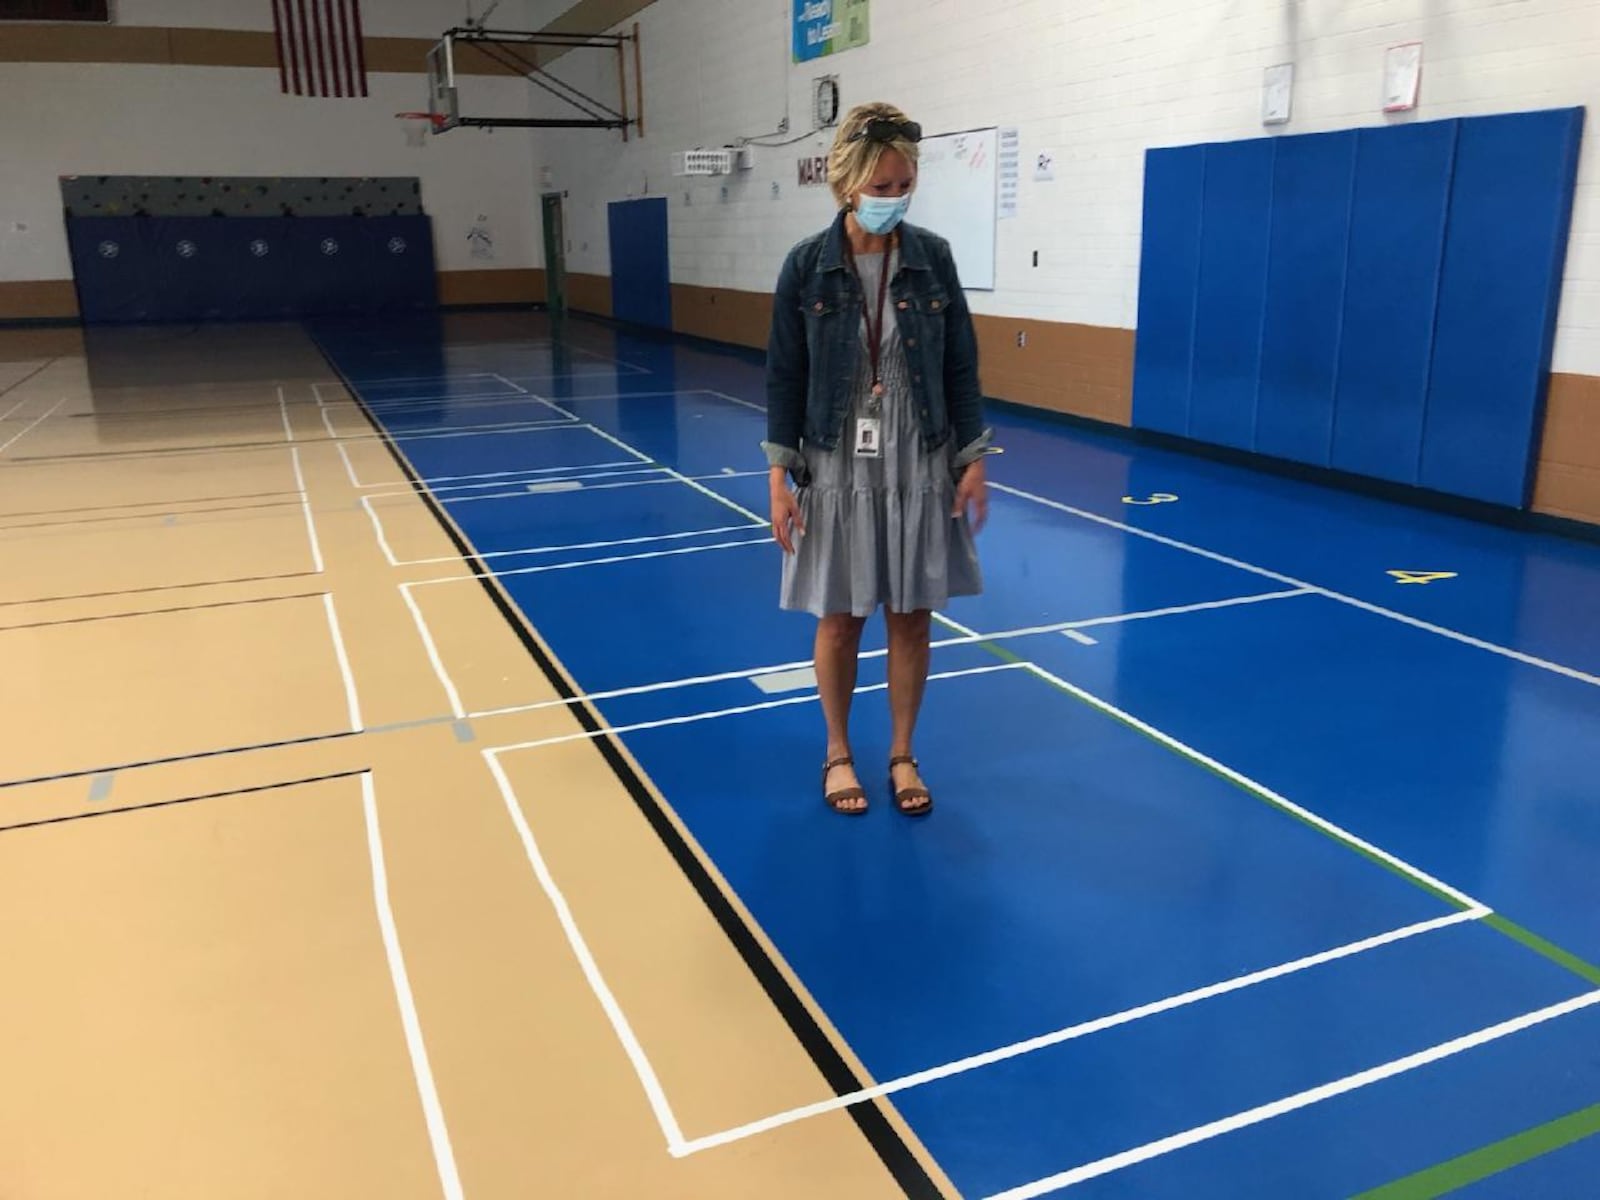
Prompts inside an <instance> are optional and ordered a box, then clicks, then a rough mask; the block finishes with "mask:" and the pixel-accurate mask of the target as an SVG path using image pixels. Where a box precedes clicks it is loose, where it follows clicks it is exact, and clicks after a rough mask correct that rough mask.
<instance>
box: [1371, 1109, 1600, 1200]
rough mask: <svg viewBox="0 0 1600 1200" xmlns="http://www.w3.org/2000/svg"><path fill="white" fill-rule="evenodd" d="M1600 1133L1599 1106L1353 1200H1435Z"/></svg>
mask: <svg viewBox="0 0 1600 1200" xmlns="http://www.w3.org/2000/svg"><path fill="white" fill-rule="evenodd" d="M1597 1133H1600V1104H1591V1105H1590V1106H1589V1107H1588V1108H1584V1109H1580V1110H1578V1111H1577V1112H1575V1113H1569V1114H1568V1115H1566V1116H1564V1117H1558V1118H1556V1119H1555V1120H1554V1121H1550V1122H1547V1123H1546V1124H1544V1125H1538V1126H1535V1127H1534V1128H1532V1129H1525V1130H1523V1131H1522V1132H1521V1133H1517V1134H1513V1135H1512V1136H1511V1137H1508V1138H1506V1139H1505V1140H1503V1141H1499V1142H1493V1143H1491V1144H1490V1145H1487V1146H1483V1147H1481V1148H1480V1149H1477V1150H1473V1151H1472V1152H1471V1153H1468V1154H1463V1155H1462V1156H1461V1157H1460V1158H1452V1159H1451V1160H1450V1161H1449V1162H1442V1163H1440V1164H1439V1165H1438V1166H1435V1167H1429V1168H1428V1169H1427V1170H1425V1171H1418V1172H1417V1173H1416V1174H1415V1175H1407V1176H1406V1177H1405V1178H1404V1179H1397V1180H1395V1181H1394V1182H1393V1183H1389V1184H1385V1185H1384V1186H1383V1187H1380V1188H1374V1189H1373V1190H1372V1191H1370V1192H1362V1193H1361V1194H1360V1195H1359V1196H1355V1197H1352V1200H1434V1197H1436V1196H1445V1195H1448V1194H1449V1193H1451V1192H1453V1191H1456V1190H1457V1189H1459V1188H1464V1187H1466V1186H1467V1185H1468V1184H1473V1183H1477V1182H1479V1181H1480V1180H1483V1179H1487V1178H1489V1176H1491V1175H1498V1174H1499V1173H1500V1172H1501V1171H1508V1170H1510V1169H1511V1168H1512V1167H1519V1166H1521V1165H1522V1164H1523V1163H1526V1162H1531V1161H1533V1160H1534V1159H1536V1158H1539V1157H1541V1156H1543V1155H1546V1154H1549V1153H1551V1152H1552V1151H1555V1150H1560V1149H1562V1148H1563V1147H1565V1146H1570V1145H1572V1144H1573V1143H1575V1142H1581V1141H1582V1140H1583V1139H1584V1138H1587V1137H1593V1136H1594V1135H1595V1134H1597Z"/></svg>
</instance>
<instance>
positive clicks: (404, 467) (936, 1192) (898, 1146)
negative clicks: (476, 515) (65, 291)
mask: <svg viewBox="0 0 1600 1200" xmlns="http://www.w3.org/2000/svg"><path fill="white" fill-rule="evenodd" d="M311 337H312V340H313V341H314V342H316V343H317V348H318V349H319V350H321V351H322V355H323V357H324V358H326V359H327V361H328V365H329V367H330V368H331V369H332V370H333V372H334V374H335V375H336V376H338V378H339V379H340V381H341V382H342V383H343V384H344V386H345V387H346V388H348V389H349V391H350V395H351V397H352V398H353V399H354V401H355V403H356V404H357V406H358V407H359V408H360V409H361V412H362V414H363V415H364V416H365V417H366V418H367V420H368V421H369V422H370V423H371V425H372V428H373V429H374V430H375V431H376V432H377V433H378V434H379V435H380V437H381V438H382V440H383V444H384V445H385V446H386V447H388V450H389V453H390V455H391V456H392V457H393V459H394V461H395V465H396V466H398V467H399V468H400V470H401V471H402V472H403V473H404V474H405V477H406V479H407V480H409V481H410V482H411V483H412V484H413V486H415V487H417V488H418V489H419V493H418V494H419V495H420V496H421V498H422V500H423V502H424V503H425V504H426V505H427V506H428V510H429V511H430V512H431V513H432V514H433V516H434V519H435V520H436V521H438V523H439V527H440V528H441V529H442V530H443V531H444V533H445V535H446V536H447V537H448V538H449V539H450V541H451V542H452V543H453V544H454V546H455V548H456V550H457V552H458V553H459V554H460V555H461V557H462V559H463V560H465V561H466V562H467V563H469V564H471V566H472V573H473V574H474V575H476V576H478V577H479V578H478V582H479V584H480V585H481V586H482V587H483V590H484V593H485V594H486V595H487V596H488V597H489V599H490V600H491V601H492V602H493V604H494V606H495V608H496V609H498V610H499V612H500V615H501V616H502V617H503V618H504V619H505V621H506V624H507V625H509V626H510V627H511V630H512V632H513V633H515V634H516V636H517V638H518V640H519V641H521V643H522V645H523V648H524V649H525V650H527V652H528V655H529V657H530V658H532V659H533V661H534V662H535V663H537V664H538V666H539V669H540V670H541V671H543V672H544V675H545V677H546V678H547V679H548V680H549V681H550V684H551V686H552V687H554V688H555V689H556V691H557V693H558V694H559V695H560V696H561V697H562V698H563V699H565V700H569V701H570V700H572V699H573V698H574V697H575V696H577V694H578V693H577V691H576V690H575V689H574V688H573V686H572V685H571V683H569V682H568V680H567V678H566V676H565V675H564V674H563V673H562V671H561V669H560V668H559V667H558V666H557V665H556V663H555V662H554V661H553V660H552V659H551V658H550V656H549V655H548V654H547V653H546V652H545V650H544V648H543V647H542V646H541V645H540V644H539V643H538V641H537V640H536V639H535V638H534V637H533V635H532V634H531V633H530V632H529V630H528V627H527V625H526V623H525V622H524V621H523V620H522V619H521V616H520V614H519V612H518V611H517V610H516V608H514V607H513V606H512V604H511V602H510V601H509V600H508V599H507V598H506V596H505V593H504V592H502V591H501V590H500V588H499V587H497V586H496V584H495V581H494V578H493V576H492V573H491V572H490V570H489V568H488V567H487V566H485V565H484V563H483V561H482V560H481V559H480V558H479V557H478V554H477V551H476V550H475V549H474V548H473V547H472V545H471V544H470V543H469V542H468V541H467V540H466V539H465V538H464V537H463V536H462V535H461V532H460V530H458V529H457V528H456V526H455V523H454V522H453V521H451V520H450V518H449V517H447V516H446V515H445V512H444V510H443V508H442V507H441V506H440V505H439V503H438V502H437V500H436V499H435V498H434V496H433V494H432V493H431V492H429V491H428V490H427V488H426V487H425V486H423V485H422V483H421V477H420V476H419V475H418V473H417V472H416V470H415V469H414V468H413V467H412V465H411V463H410V461H409V460H408V459H407V458H406V457H405V455H404V454H403V453H402V452H401V450H400V448H399V446H398V445H396V444H395V442H394V440H393V438H392V437H391V436H390V434H389V431H388V430H387V429H385V428H384V426H383V424H382V422H380V421H379V420H378V419H377V417H376V416H375V415H374V414H373V412H372V410H371V409H370V408H368V407H367V405H366V403H365V402H364V401H363V400H362V399H361V396H360V393H359V392H358V391H357V389H356V387H355V385H354V383H353V382H352V381H351V380H350V379H349V377H348V376H347V375H345V373H344V371H343V370H342V369H341V368H340V366H339V364H338V363H337V362H336V361H335V360H334V357H333V355H332V354H331V353H329V351H328V349H327V347H326V346H324V345H323V344H322V343H321V341H320V340H319V339H318V338H317V337H316V335H315V334H314V333H313V334H311ZM568 709H569V711H571V712H572V713H574V714H575V715H576V716H577V717H578V720H579V721H580V722H581V723H582V725H583V727H584V728H585V729H586V730H589V731H590V732H595V733H598V734H599V736H597V737H595V738H594V739H593V740H594V744H595V746H596V747H598V748H599V750H600V753H601V754H602V756H604V758H605V760H606V763H607V765H608V766H609V767H610V768H611V770H612V771H613V773H614V774H615V775H616V777H617V779H618V781H619V782H620V783H621V784H622V785H623V787H624V788H625V789H626V790H627V792H628V794H629V796H631V797H632V798H633V802H634V803H635V804H636V805H637V806H638V808H639V811H640V812H641V813H642V814H643V815H644V817H645V819H646V820H647V821H648V822H649V823H650V827H651V828H652V829H654V830H655V832H656V835H657V836H658V837H659V838H660V839H661V841H662V844H663V845H664V846H665V847H666V848H667V851H668V852H669V853H670V854H671V855H672V857H673V860H674V861H675V862H676V863H677V864H678V868H679V870H681V871H682V872H683V873H684V875H685V876H686V877H687V878H688V880H689V882H690V883H691V884H692V885H693V887H694V889H695V892H696V893H697V894H698V895H699V896H700V899H701V901H702V902H703V903H704V904H705V906H706V908H707V909H708V910H710V912H711V915H712V916H713V917H714V918H715V919H716V921H717V924H718V925H720V926H721V927H722V930H723V932H724V933H725V934H726V935H727V936H728V940H729V941H731V942H732V943H733V946H734V948H735V949H736V950H737V951H738V952H739V955H740V957H741V958H743V959H744V962H745V965H746V966H747V967H749V969H750V972H751V974H753V975H754V976H755V977H756V980H757V981H758V982H759V983H760V984H761V986H762V988H763V990H765V991H766V993H767V996H768V998H769V999H770V1000H771V1001H772V1003H773V1005H774V1007H776V1008H777V1010H778V1012H779V1013H780V1014H781V1015H782V1016H783V1019H784V1020H785V1022H787V1024H788V1026H789V1029H790V1031H791V1032H793V1034H794V1036H795V1039H796V1040H797V1041H798V1042H799V1043H800V1045H801V1046H803V1047H804V1048H805V1050H806V1053H807V1054H809V1055H810V1056H811V1060H812V1062H814V1063H815V1064H816V1066H817V1069H818V1070H819V1071H820V1072H821V1073H822V1075H823V1078H825V1079H826V1080H827V1081H828V1086H829V1087H831V1088H832V1089H833V1090H834V1094H835V1095H839V1096H846V1095H850V1094H852V1093H855V1092H859V1091H862V1090H864V1089H865V1088H866V1087H867V1086H868V1085H867V1083H866V1082H865V1081H864V1080H862V1079H861V1078H859V1077H858V1076H857V1075H856V1073H855V1071H854V1070H853V1069H852V1068H851V1066H850V1064H849V1063H847V1062H846V1061H845V1059H844V1056H843V1055H841V1054H840V1053H839V1051H838V1049H837V1048H836V1047H835V1046H834V1045H833V1043H832V1042H831V1041H830V1040H829V1039H828V1035H827V1034H826V1033H824V1032H823V1030H822V1027H821V1025H819V1024H818V1023H817V1021H816V1018H814V1017H813V1016H812V1015H811V1012H810V1010H808V1009H807V1008H806V1006H805V1004H804V1002H803V1001H802V1000H801V999H800V997H799V995H798V994H797V993H796V992H795V990H794V988H793V987H792V986H791V985H790V983H789V981H788V979H787V978H786V977H785V976H784V974H783V972H782V970H780V969H779V967H778V965H777V963H776V962H775V961H774V960H773V958H772V956H771V955H770V954H768V952H767V950H766V947H765V946H763V945H762V943H761V940H760V939H759V938H758V937H757V936H756V935H755V933H754V931H753V930H752V929H751V928H750V927H749V925H747V924H746V923H745V921H744V919H743V918H742V917H741V916H740V914H739V911H738V910H737V909H736V908H735V907H734V906H733V904H732V903H731V902H730V901H729V899H728V897H727V896H726V895H725V894H724V893H723V891H722V889H721V888H720V887H719V886H718V885H717V882H716V880H714V879H713V878H712V876H711V874H710V872H709V871H707V870H706V867H705V865H704V864H703V863H702V862H701V861H700V859H699V858H698V857H697V856H696V855H695V853H694V851H693V850H692V849H690V847H689V845H688V843H687V842H686V841H685V839H684V837H683V835H682V834H681V833H680V832H679V831H678V828H677V826H676V825H674V824H673V823H672V821H671V820H670V819H669V818H668V816H667V814H666V813H665V812H664V811H663V810H662V807H661V805H660V803H659V802H658V801H657V800H656V798H655V796H654V795H652V794H651V792H650V789H649V788H648V787H647V786H646V785H645V782H644V780H643V779H641V778H640V777H639V774H638V772H637V771H635V770H634V768H633V766H632V765H631V764H630V763H629V761H628V760H627V758H626V757H625V756H624V755H623V754H622V752H621V750H620V749H619V747H618V746H617V744H616V742H615V741H614V740H613V738H612V737H611V736H610V735H609V734H608V733H606V732H604V730H605V725H604V724H603V723H602V721H601V720H600V717H599V715H598V714H597V713H595V711H594V710H593V709H592V708H591V707H590V706H589V704H588V703H587V702H579V703H572V704H569V705H568ZM845 1111H846V1112H848V1113H849V1114H850V1116H851V1117H852V1118H853V1119H854V1120H855V1123H856V1126H857V1127H858V1128H859V1129H860V1130H861V1133H862V1136H864V1137H865V1138H866V1139H867V1142H868V1143H869V1144H870V1145H871V1146H872V1148H873V1149H874V1150H875V1151H876V1152H877V1154H878V1157H879V1158H880V1159H882V1161H883V1164H884V1166H885V1167H886V1168H887V1169H888V1170H889V1172H890V1174H891V1175H893V1177H894V1179H895V1182H896V1183H898V1184H899V1185H900V1187H901V1189H902V1190H903V1191H904V1192H905V1194H906V1196H907V1197H909V1198H910V1200H943V1198H944V1193H943V1192H942V1191H941V1190H940V1188H939V1187H938V1185H937V1184H935V1183H934V1181H933V1179H932V1177H931V1176H930V1175H929V1174H928V1172H927V1170H926V1168H924V1167H923V1165H922V1163H921V1162H920V1161H919V1160H918V1159H917V1156H916V1154H915V1153H914V1152H913V1151H912V1149H911V1147H910V1146H908V1145H907V1144H906V1142H905V1139H903V1138H902V1137H901V1136H900V1134H899V1131H898V1130H896V1129H895V1127H894V1126H893V1124H891V1123H890V1121H889V1118H888V1116H887V1115H886V1114H885V1113H884V1111H883V1109H881V1108H879V1107H878V1105H877V1104H876V1103H875V1102H873V1101H871V1100H865V1101H860V1102H857V1103H855V1104H852V1105H850V1106H849V1107H848V1108H847V1109H845Z"/></svg>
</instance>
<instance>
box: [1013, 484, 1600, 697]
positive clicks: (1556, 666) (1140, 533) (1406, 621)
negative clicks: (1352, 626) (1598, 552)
mask: <svg viewBox="0 0 1600 1200" xmlns="http://www.w3.org/2000/svg"><path fill="white" fill-rule="evenodd" d="M989 486H990V487H991V488H993V489H994V490H995V491H999V492H1004V493H1005V494H1006V495H1008V496H1015V497H1017V498H1018V499H1020V500H1028V501H1031V502H1033V503H1034V504H1040V505H1043V506H1044V507H1046V508H1053V509H1056V510H1057V511H1059V512H1064V513H1068V514H1070V515H1071V516H1074V517H1080V518H1082V519H1083V520H1085V521H1092V522H1094V523H1095V524H1097V525H1104V526H1106V527H1107V528H1110V529H1117V530H1120V531H1122V532H1123V533H1130V534H1132V535H1134V536H1135V537H1141V538H1144V539H1145V540H1146V541H1151V542H1156V543H1158V544H1160V545H1163V546H1170V547H1172V548H1173V549H1175V550H1182V551H1185V552H1186V553H1189V554H1195V555H1199V556H1200V557H1201V558H1208V559H1210V560H1211V561H1212V562H1218V563H1222V564H1223V565H1225V566H1229V567H1235V568H1237V569H1238V570H1241V571H1248V572H1250V573H1251V574H1252V575H1260V576H1262V577H1263V578H1265V579H1271V580H1275V581H1276V582H1278V583H1285V584H1288V585H1289V586H1291V587H1296V588H1305V589H1306V590H1308V591H1311V592H1315V593H1316V594H1317V595H1319V596H1323V597H1325V598H1327V599H1329V600H1334V601H1337V602H1338V603H1340V604H1347V605H1349V606H1350V607H1352V608H1359V609H1362V610H1363V611H1365V612H1370V613H1373V614H1374V615H1376V616H1380V617H1387V618H1389V620H1391V621H1399V622H1400V623H1401V624H1403V625H1410V626H1411V627H1413V628H1414V629H1421V630H1424V631H1426V632H1428V633H1433V634H1437V635H1438V636H1439V637H1444V638H1449V639H1450V640H1452V641H1456V642H1460V643H1462V644H1463V645H1467V646H1472V647H1475V648H1476V649H1479V650H1487V651H1488V652H1489V653H1491V654H1498V655H1501V656H1502V657H1504V658H1509V659H1512V660H1514V661H1516V662H1520V663H1524V664H1526V665H1528V666H1530V667H1538V668H1540V669H1541V670H1545V671H1551V672H1553V673H1555V674H1557V675H1564V676H1566V677H1567V678H1568V679H1576V680H1578V681H1579V682H1580V683H1587V684H1590V685H1591V686H1593V687H1600V676H1596V675H1591V674H1589V673H1587V672H1585V671H1579V670H1577V669H1576V668H1573V667H1568V666H1563V665H1562V664H1560V663H1556V662H1551V661H1549V660H1548V659H1543V658H1538V657H1536V656H1534V655H1532V654H1524V653H1523V652H1522V651H1520V650H1513V649H1511V648H1510V647H1509V646H1501V645H1499V644H1497V643H1495V642H1489V641H1484V640H1483V639H1482V638H1476V637H1473V636H1471V635H1470V634H1465V633H1461V632H1459V631H1457V630H1454V629H1448V628H1446V627H1445V626H1443V625H1435V624H1433V623H1432V622H1429V621H1423V620H1419V619H1418V618H1416V617H1412V616H1408V615H1406V614H1405V613H1402V612H1396V611H1395V610H1394V609H1392V608H1384V607H1383V606H1382V605H1379V604H1372V603H1369V602H1368V601H1366V600H1358V599H1357V598H1356V597H1354V596H1348V595H1346V594H1345V593H1343V592H1336V591H1333V590H1331V589H1330V588H1324V587H1319V586H1317V585H1316V584H1314V583H1307V582H1306V581H1305V580H1303V579H1296V578H1294V577H1293V576H1292V575H1284V574H1281V573H1280V572H1277V571H1269V570H1267V568H1265V567H1258V566H1256V565H1255V564H1254V563H1248V562H1244V561H1242V560H1241V559H1237V558H1230V557H1228V556H1227V555H1226V554H1218V553H1217V552H1216V551H1215V550H1207V549H1205V548H1204V547H1203V546H1195V545H1191V544H1190V543H1188V542H1180V541H1179V540H1178V539H1176V538H1170V537H1164V536H1162V535H1161V534H1159V533H1151V532H1150V531H1149V530H1147V529H1140V528H1138V527H1137V526H1133V525H1128V524H1125V523H1123V522H1122V521H1114V520H1112V519H1111V518H1110V517H1102V516H1101V515H1100V514H1098V513H1092V512H1088V511H1086V510H1085V509H1081V508H1074V507H1073V506H1072V505H1070V504H1062V503H1061V502H1060V501H1057V500H1050V499H1047V498H1045V497H1043V496H1036V495H1034V494H1033V493H1031V492H1024V491H1022V490H1021V489H1019V488H1014V487H1007V486H1006V485H1004V484H999V483H994V482H993V481H991V482H990V484H989Z"/></svg>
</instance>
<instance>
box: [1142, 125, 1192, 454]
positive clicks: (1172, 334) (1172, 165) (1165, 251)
mask: <svg viewBox="0 0 1600 1200" xmlns="http://www.w3.org/2000/svg"><path fill="white" fill-rule="evenodd" d="M1205 161H1206V156H1205V149H1204V148H1203V147H1200V146H1187V147H1183V148H1180V149H1177V150H1170V151H1166V152H1163V153H1161V154H1158V155H1151V156H1150V157H1149V158H1147V159H1146V160H1145V192H1144V263H1145V265H1144V268H1143V270H1141V272H1140V276H1139V331H1140V332H1139V337H1138V340H1137V341H1136V342H1135V345H1134V358H1135V363H1134V373H1135V376H1136V377H1137V378H1138V379H1139V381H1140V384H1141V388H1142V390H1141V393H1140V399H1141V406H1140V411H1139V416H1140V418H1141V419H1140V422H1139V423H1140V424H1141V425H1143V426H1144V427H1145V428H1146V429H1158V430H1160V431H1162V432H1163V433H1176V434H1186V433H1188V432H1189V372H1190V366H1191V364H1190V355H1191V352H1192V350H1193V348H1194V315H1195V314H1194V305H1195V287H1196V281H1197V280H1198V278H1199V270H1200V196H1201V187H1202V185H1203V183H1204V180H1205Z"/></svg>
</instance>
